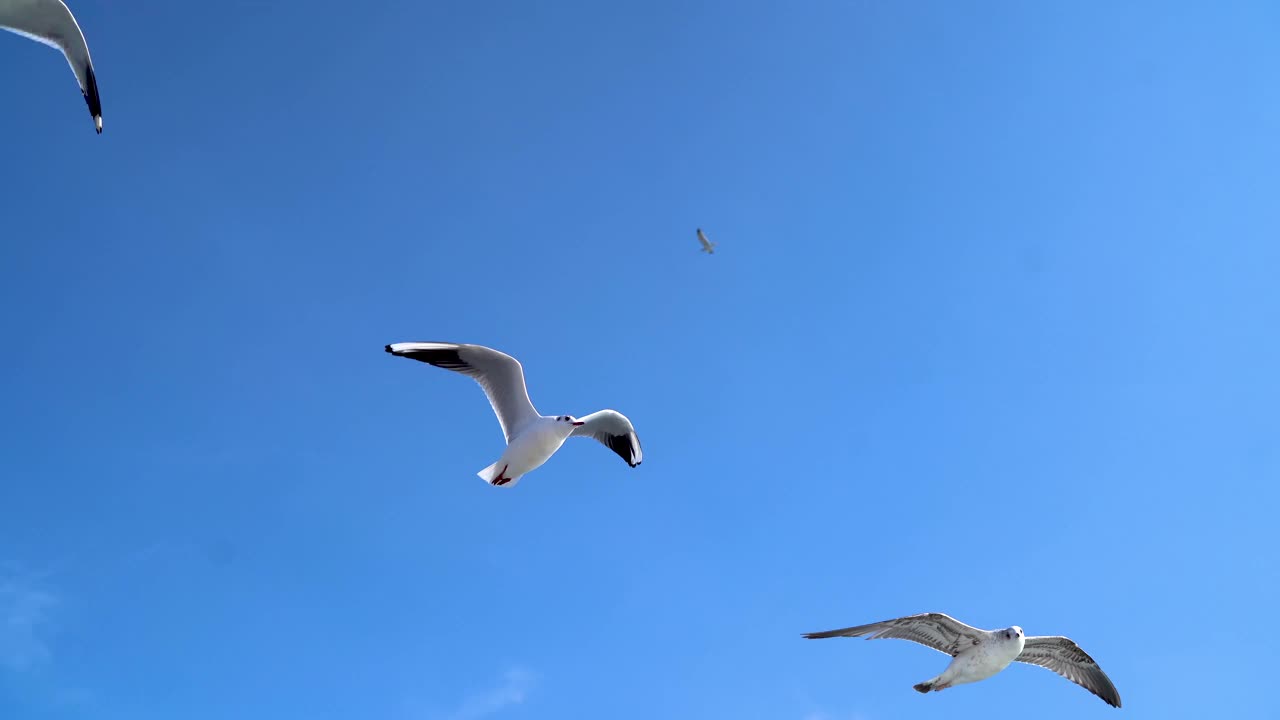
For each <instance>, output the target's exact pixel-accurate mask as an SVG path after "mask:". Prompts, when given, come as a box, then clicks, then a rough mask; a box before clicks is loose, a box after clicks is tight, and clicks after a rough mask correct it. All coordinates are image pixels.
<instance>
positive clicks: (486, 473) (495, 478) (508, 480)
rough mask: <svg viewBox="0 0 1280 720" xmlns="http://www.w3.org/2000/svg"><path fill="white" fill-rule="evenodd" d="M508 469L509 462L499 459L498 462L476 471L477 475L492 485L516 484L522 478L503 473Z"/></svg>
mask: <svg viewBox="0 0 1280 720" xmlns="http://www.w3.org/2000/svg"><path fill="white" fill-rule="evenodd" d="M506 469H507V464H506V463H504V462H502V461H501V460H499V461H498V462H496V463H494V464H492V465H490V466H489V467H487V468H485V469H483V470H481V471H480V472H478V473H476V475H479V476H480V479H481V480H484V481H485V482H487V483H489V484H490V485H498V486H500V487H511V486H512V485H515V484H516V483H517V482H518V481H519V480H520V476H519V475H517V476H515V477H507V476H505V475H503V472H505V471H506Z"/></svg>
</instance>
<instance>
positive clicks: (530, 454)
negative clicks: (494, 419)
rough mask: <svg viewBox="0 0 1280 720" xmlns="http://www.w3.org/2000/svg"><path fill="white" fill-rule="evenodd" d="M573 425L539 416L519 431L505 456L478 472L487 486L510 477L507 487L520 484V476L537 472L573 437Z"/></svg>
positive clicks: (509, 444)
mask: <svg viewBox="0 0 1280 720" xmlns="http://www.w3.org/2000/svg"><path fill="white" fill-rule="evenodd" d="M573 430H574V426H573V425H571V424H569V423H566V422H559V421H558V420H557V419H556V418H554V417H547V416H546V415H539V416H538V417H537V418H535V419H534V420H533V421H531V422H529V423H527V424H526V425H524V426H522V427H520V428H518V429H517V430H516V434H515V435H514V436H513V437H512V438H511V442H509V443H507V449H506V450H505V451H504V452H503V453H502V457H500V458H498V461H497V462H495V463H494V464H492V465H490V466H489V467H487V468H485V469H483V470H481V471H480V472H478V473H476V474H477V475H479V476H480V477H481V479H483V480H484V481H485V482H487V483H491V484H492V483H493V482H494V480H496V479H498V478H500V477H501V478H509V482H504V483H502V484H503V485H504V486H507V487H510V486H514V485H515V484H516V483H518V482H520V476H522V475H524V474H526V473H529V472H532V471H534V470H537V469H538V468H539V467H541V466H542V464H543V463H545V462H546V461H548V460H550V459H551V456H552V455H555V454H556V451H557V450H559V449H560V446H561V445H564V441H565V440H568V439H569V436H570V435H572V434H573Z"/></svg>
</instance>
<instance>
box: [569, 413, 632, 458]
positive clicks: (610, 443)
mask: <svg viewBox="0 0 1280 720" xmlns="http://www.w3.org/2000/svg"><path fill="white" fill-rule="evenodd" d="M578 419H579V420H580V421H581V422H582V424H581V425H579V426H577V427H575V428H574V429H573V437H593V438H595V439H596V440H599V441H600V442H601V443H603V444H604V446H605V447H607V448H609V449H610V450H612V451H614V452H616V453H618V456H619V457H621V458H622V459H623V460H626V461H627V464H628V465H630V466H631V467H635V466H637V465H639V464H640V463H641V461H643V460H644V451H643V450H641V449H640V438H639V436H637V435H636V429H635V428H634V427H633V426H632V425H631V421H630V420H628V419H627V416H626V415H623V414H622V413H620V412H618V411H616V410H601V411H600V412H593V413H591V414H590V415H588V416H586V417H582V418H578Z"/></svg>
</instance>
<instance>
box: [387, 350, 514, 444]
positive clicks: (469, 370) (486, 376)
mask: <svg viewBox="0 0 1280 720" xmlns="http://www.w3.org/2000/svg"><path fill="white" fill-rule="evenodd" d="M386 350H387V352H389V353H391V354H392V355H399V356H400V357H407V358H410V359H411V360H419V361H421V362H424V363H428V364H430V365H435V366H436V367H439V368H444V369H446V370H453V371H454V372H460V373H462V374H463V375H467V376H469V377H470V378H471V379H472V380H475V381H476V382H477V383H479V384H480V387H481V388H483V389H484V394H485V396H486V397H488V398H489V404H490V405H492V406H493V413H494V414H495V415H497V416H498V422H499V423H500V424H501V425H502V433H503V435H505V436H506V438H507V442H508V443H509V442H511V438H512V437H513V436H514V435H515V434H516V432H517V431H518V430H519V429H520V428H521V427H523V426H524V425H525V424H526V423H528V422H529V421H530V420H533V419H534V418H536V417H538V411H537V410H536V409H534V407H533V403H532V402H530V401H529V391H528V390H527V389H526V388H525V384H524V368H522V367H521V366H520V362H519V361H518V360H516V359H515V358H513V357H511V356H510V355H507V354H506V353H500V352H498V351H497V350H494V349H492V348H487V347H484V346H483V345H459V344H457V343H441V342H405V343H394V344H392V345H388V346H387V348H386Z"/></svg>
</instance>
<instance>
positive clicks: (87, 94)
mask: <svg viewBox="0 0 1280 720" xmlns="http://www.w3.org/2000/svg"><path fill="white" fill-rule="evenodd" d="M84 77H85V88H84V101H85V103H86V104H88V106H89V114H90V115H92V116H93V125H94V128H96V129H97V131H98V134H99V135H101V134H102V98H101V97H99V96H98V76H97V75H95V74H94V72H93V66H92V65H87V66H85V69H84Z"/></svg>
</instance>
